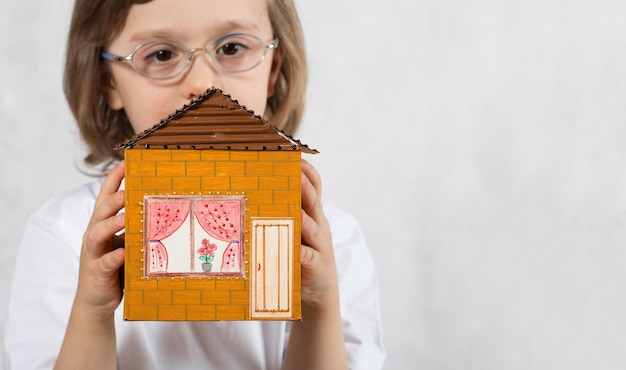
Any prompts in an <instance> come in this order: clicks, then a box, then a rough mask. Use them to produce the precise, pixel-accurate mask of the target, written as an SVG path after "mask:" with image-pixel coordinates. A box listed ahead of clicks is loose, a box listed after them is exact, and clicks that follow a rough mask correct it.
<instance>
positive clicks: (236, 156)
mask: <svg viewBox="0 0 626 370" xmlns="http://www.w3.org/2000/svg"><path fill="white" fill-rule="evenodd" d="M300 158H301V153H300V152H298V151H226V150H183V149H126V151H125V166H126V180H125V184H126V185H125V186H126V211H125V212H126V265H125V298H124V317H125V318H126V319H127V320H165V321H172V320H173V321H176V320H249V319H250V312H249V304H250V291H249V289H250V287H249V286H250V284H249V273H250V271H249V268H248V266H249V262H250V256H249V254H248V253H249V251H250V249H251V248H250V241H249V239H248V235H250V218H251V217H293V218H294V224H295V227H294V228H295V235H296V238H295V243H294V245H295V249H294V253H293V255H294V257H295V258H296V260H295V261H294V276H293V279H294V280H293V282H294V287H295V291H294V292H293V297H294V302H293V308H294V310H293V312H294V318H295V319H299V318H300V315H301V307H300V263H299V257H300ZM145 195H244V196H245V198H246V201H245V202H246V203H245V207H246V212H245V218H246V231H245V232H246V234H245V235H246V240H245V251H246V256H245V260H246V266H245V271H246V272H245V277H231V278H226V277H221V278H219V277H210V278H209V277H201V278H200V277H193V278H191V277H163V278H145V277H144V273H143V268H144V266H143V264H144V261H143V258H144V250H143V249H144V247H143V198H144V196H145Z"/></svg>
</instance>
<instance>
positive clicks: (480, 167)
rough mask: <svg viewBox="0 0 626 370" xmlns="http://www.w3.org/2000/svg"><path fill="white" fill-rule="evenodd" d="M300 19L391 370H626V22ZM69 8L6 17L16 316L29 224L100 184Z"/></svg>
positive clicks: (2, 96) (605, 4)
mask: <svg viewBox="0 0 626 370" xmlns="http://www.w3.org/2000/svg"><path fill="white" fill-rule="evenodd" d="M297 3H298V5H299V7H300V10H301V17H302V21H303V24H304V27H305V32H306V36H307V46H308V51H309V62H310V72H311V73H310V86H309V100H308V105H307V111H306V117H305V122H304V124H303V126H302V128H301V129H300V131H299V132H298V134H297V137H298V138H299V139H301V140H302V141H303V142H305V143H307V144H309V145H310V146H311V147H313V148H317V149H319V150H320V151H321V154H320V155H316V156H305V158H306V159H308V160H310V161H312V162H313V163H314V164H315V165H316V166H317V168H318V169H319V171H320V172H321V173H322V177H323V181H324V185H325V195H326V197H327V198H328V199H329V200H331V201H333V202H335V203H338V204H339V205H340V206H342V207H343V208H345V209H347V210H348V211H350V212H351V213H352V214H354V215H355V216H356V217H357V218H358V219H359V220H360V222H361V224H362V226H363V228H364V231H365V234H366V236H367V237H368V240H369V243H370V247H371V250H372V254H373V256H374V258H375V259H376V262H377V264H378V269H379V275H380V285H381V298H382V315H383V320H384V329H385V343H386V345H387V348H388V352H389V358H388V361H387V365H386V369H441V370H446V369H477V370H478V369H480V370H484V369H498V370H501V369H507V370H508V369H511V370H513V369H524V370H528V369H537V370H539V369H624V368H626V351H624V350H623V343H625V342H626V317H625V316H624V315H623V308H624V307H625V306H626V290H625V289H624V288H623V285H624V283H623V282H624V281H626V269H625V268H624V267H625V266H626V248H624V242H625V241H626V171H625V170H624V168H625V167H626V166H625V164H626V145H625V144H626V124H625V123H626V122H625V121H626V118H625V117H626V104H624V102H625V101H626V85H625V84H626V25H625V24H626V23H625V22H624V21H623V19H624V14H626V2H624V1H622V0H597V1H588V0H568V1H564V0H529V1H514V0H504V1H493V0H475V1H469V2H467V1H460V0H423V1H412V0H390V1H357V0H338V1H333V2H331V3H328V2H319V1H303V0H298V1H297ZM70 8H71V3H70V2H69V1H68V0H64V1H55V2H33V1H29V2H25V1H17V0H3V1H2V2H1V3H0V35H2V36H1V38H0V42H1V44H2V50H3V51H4V52H5V53H4V57H3V58H1V59H0V63H1V64H2V66H1V68H0V81H1V82H2V83H1V84H0V113H1V115H2V116H1V117H2V118H1V119H0V127H1V128H2V134H1V135H0V144H1V146H2V153H3V155H2V156H0V169H1V171H2V175H0V206H1V207H2V209H3V210H4V211H5V212H2V214H1V216H0V225H2V226H0V239H1V240H2V241H3V245H2V248H0V266H1V268H0V302H2V303H4V302H5V301H6V297H7V296H8V289H9V286H10V280H11V274H12V270H13V261H14V258H15V253H16V248H17V245H18V243H19V240H20V238H21V233H22V230H23V225H24V222H25V220H26V217H27V215H28V214H29V213H30V212H32V211H33V210H35V209H36V208H37V207H38V206H39V205H40V204H41V202H42V201H44V199H46V198H48V197H49V196H51V195H52V194H55V193H58V192H60V191H63V190H64V189H68V188H71V187H74V186H75V185H76V184H77V183H80V182H82V181H85V180H87V178H86V177H85V176H83V175H81V174H80V173H79V171H77V165H79V164H80V160H81V155H82V153H81V146H80V141H79V139H78V137H77V134H76V129H75V127H74V125H73V122H72V118H71V116H70V114H69V113H68V110H67V108H66V104H65V101H64V99H63V96H62V89H61V72H62V61H63V47H64V43H65V41H64V40H65V34H66V32H67V24H68V20H69V12H70ZM5 312H6V309H5V306H4V305H1V306H0V325H1V324H2V323H3V321H4V318H5Z"/></svg>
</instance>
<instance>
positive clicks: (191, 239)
mask: <svg viewBox="0 0 626 370" xmlns="http://www.w3.org/2000/svg"><path fill="white" fill-rule="evenodd" d="M118 149H124V158H125V168H126V175H125V189H126V209H125V212H126V229H125V245H126V263H125V271H124V274H125V280H124V289H125V292H124V318H125V319H126V320H159V321H161V320H168V321H171V320H297V319H300V317H301V312H300V311H301V307H300V212H301V210H300V209H301V205H300V176H301V175H300V161H301V154H302V153H303V152H305V153H317V151H316V150H312V149H309V148H308V147H307V146H306V145H303V144H301V143H300V142H299V141H297V140H294V139H293V138H292V137H290V136H288V135H285V134H284V133H283V132H281V131H280V130H277V129H275V128H273V127H272V126H270V125H268V124H267V123H266V122H265V121H263V120H262V119H261V117H259V116H256V115H255V114H254V113H253V112H251V111H248V110H247V109H246V108H245V107H242V106H240V105H239V104H238V103H237V101H235V100H232V99H231V98H230V96H228V95H225V94H223V93H222V91H220V90H218V89H215V88H213V89H209V90H207V92H206V93H205V94H203V95H202V96H200V97H198V98H197V99H195V100H193V101H191V102H190V103H189V104H188V105H185V106H184V107H182V108H181V109H180V110H177V111H176V112H175V113H173V114H172V115H170V116H169V117H167V118H166V119H164V120H162V121H161V122H160V123H158V124H157V125H155V126H154V127H153V128H152V129H150V130H146V131H144V132H143V133H140V134H138V135H136V136H135V137H134V138H132V139H131V140H129V141H128V142H126V143H124V144H121V145H119V146H118Z"/></svg>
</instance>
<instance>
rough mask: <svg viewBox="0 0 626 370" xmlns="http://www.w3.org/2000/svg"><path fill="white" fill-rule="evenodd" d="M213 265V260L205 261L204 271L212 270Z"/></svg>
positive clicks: (203, 264)
mask: <svg viewBox="0 0 626 370" xmlns="http://www.w3.org/2000/svg"><path fill="white" fill-rule="evenodd" d="M211 267H213V264H212V263H211V262H203V263H202V272H211Z"/></svg>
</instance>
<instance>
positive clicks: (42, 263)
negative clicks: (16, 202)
mask: <svg viewBox="0 0 626 370" xmlns="http://www.w3.org/2000/svg"><path fill="white" fill-rule="evenodd" d="M79 200H80V199H77V198H76V197H75V196H70V197H66V198H63V199H61V198H57V199H54V200H51V201H49V202H47V203H46V204H45V205H44V206H43V207H42V208H41V209H40V210H39V211H38V212H36V213H35V214H33V215H32V216H31V217H30V218H29V220H28V222H27V224H26V227H25V231H24V236H23V239H22V242H21V244H20V247H19V251H18V255H17V260H16V265H15V273H14V276H13V282H12V286H11V293H10V297H9V306H8V315H7V325H6V329H5V361H4V362H5V364H4V366H5V369H7V370H8V369H20V370H31V369H51V368H52V367H53V366H54V362H55V360H56V357H57V355H58V353H59V349H60V347H61V343H62V341H63V337H64V335H65V328H66V326H67V321H68V318H69V313H70V310H71V307H72V302H73V298H74V295H75V292H76V284H77V281H78V262H79V255H80V246H81V239H82V233H83V230H84V227H86V225H87V223H88V221H89V215H90V214H91V211H90V210H89V209H86V208H89V206H84V203H81V202H80V201H79ZM77 201H78V202H77ZM81 206H82V207H81ZM85 218H86V220H85Z"/></svg>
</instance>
